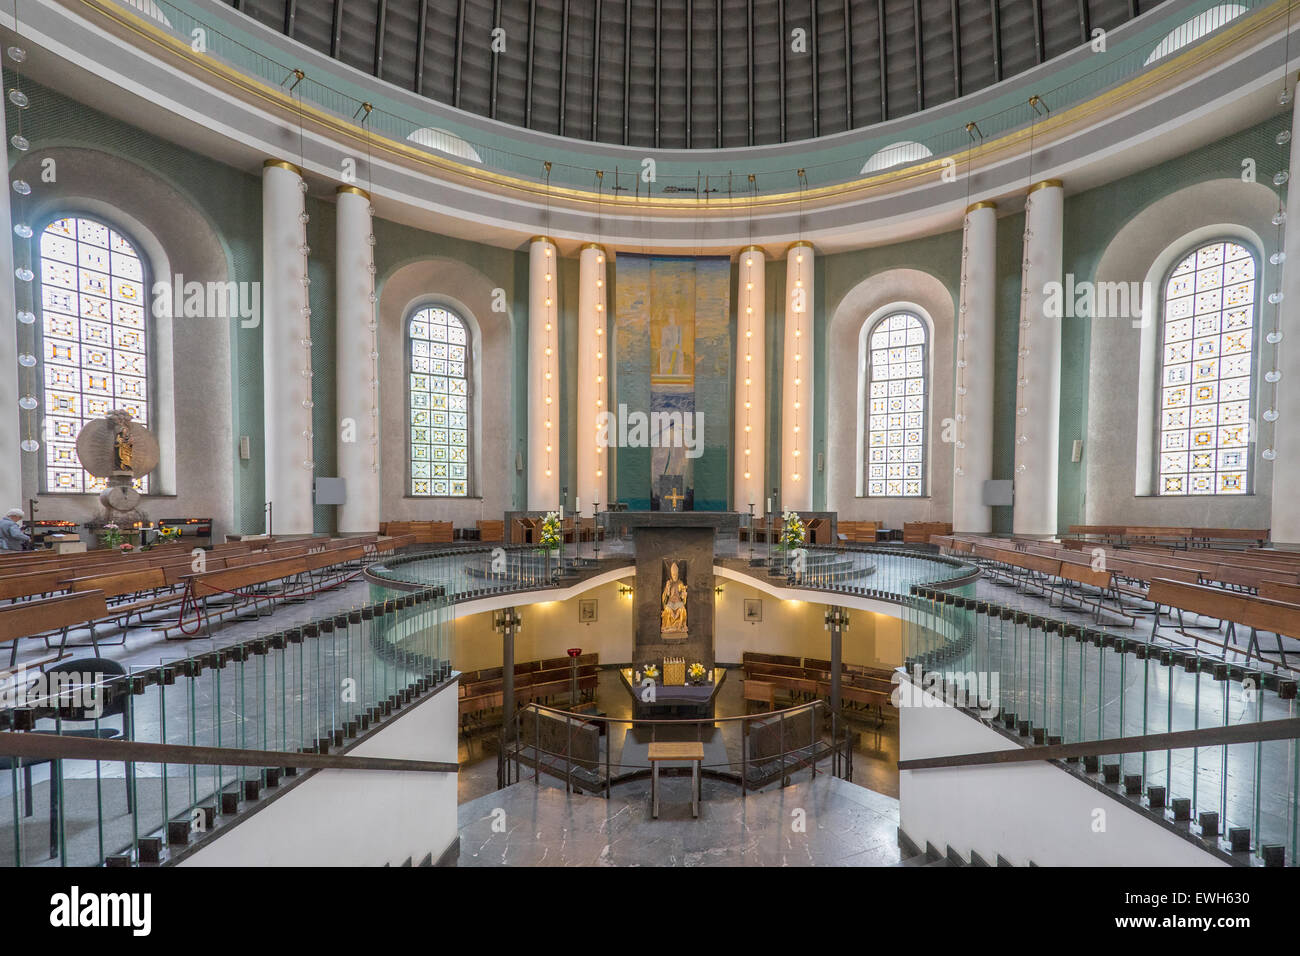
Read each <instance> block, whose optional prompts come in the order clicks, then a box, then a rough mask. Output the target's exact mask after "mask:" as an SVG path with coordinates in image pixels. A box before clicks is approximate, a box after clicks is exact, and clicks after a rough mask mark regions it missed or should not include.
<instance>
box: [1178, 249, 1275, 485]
mask: <svg viewBox="0 0 1300 956" xmlns="http://www.w3.org/2000/svg"><path fill="white" fill-rule="evenodd" d="M1255 274H1256V269H1255V254H1254V253H1253V252H1252V251H1251V250H1250V249H1248V248H1247V247H1245V246H1243V245H1240V244H1239V243H1236V242H1231V241H1226V242H1225V241H1219V242H1211V243H1207V244H1206V245H1203V246H1200V247H1199V248H1197V249H1195V250H1194V251H1192V252H1190V253H1188V254H1187V255H1186V256H1185V257H1184V258H1183V259H1181V260H1180V261H1179V262H1178V264H1177V265H1176V266H1174V268H1173V271H1172V272H1170V274H1169V279H1168V281H1167V282H1166V283H1165V288H1164V302H1163V315H1164V323H1163V327H1162V332H1163V334H1162V337H1161V340H1160V342H1161V362H1160V372H1161V374H1160V443H1159V466H1158V467H1159V481H1158V484H1157V488H1158V489H1159V494H1161V495H1242V494H1246V493H1247V492H1248V491H1249V490H1250V478H1251V475H1250V458H1251V454H1250V417H1251V402H1252V399H1253V385H1252V383H1253V379H1254V362H1253V358H1254V347H1255V343H1254V329H1255V301H1256V298H1257V296H1256V282H1255Z"/></svg>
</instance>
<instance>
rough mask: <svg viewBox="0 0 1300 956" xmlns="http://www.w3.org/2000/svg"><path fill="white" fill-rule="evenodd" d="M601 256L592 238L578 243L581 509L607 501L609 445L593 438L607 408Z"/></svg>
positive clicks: (605, 277)
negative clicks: (579, 245)
mask: <svg viewBox="0 0 1300 956" xmlns="http://www.w3.org/2000/svg"><path fill="white" fill-rule="evenodd" d="M605 259H606V256H605V250H604V249H602V248H601V247H600V246H598V245H596V244H595V243H592V244H590V245H587V246H584V247H583V249H582V252H581V253H580V254H579V257H578V410H577V411H578V414H577V423H578V430H577V442H578V447H577V464H578V480H577V482H576V484H575V491H574V495H575V497H576V498H577V499H578V501H579V502H580V503H581V505H582V507H583V508H585V509H587V510H590V509H591V508H592V506H593V505H594V504H595V503H596V502H597V501H603V502H608V501H609V494H608V488H609V462H608V459H609V450H608V449H607V448H605V447H604V446H603V445H602V444H601V442H600V441H599V440H598V438H599V435H598V431H597V425H598V424H599V422H600V421H602V420H603V419H602V418H601V417H600V416H603V415H606V414H607V413H608V411H609V409H608V407H607V405H606V402H605V398H606V396H607V395H608V393H609V380H608V375H607V373H606V368H607V361H608V360H607V357H606V356H607V353H608V349H607V345H608V342H607V339H608V335H606V333H605V317H606V315H607V314H608V310H607V309H606V308H605V306H606V301H607V299H606V292H607V286H606V282H607V281H608V265H607V264H606V262H605ZM543 357H544V356H543ZM605 434H606V435H608V434H609V432H608V431H606V432H605Z"/></svg>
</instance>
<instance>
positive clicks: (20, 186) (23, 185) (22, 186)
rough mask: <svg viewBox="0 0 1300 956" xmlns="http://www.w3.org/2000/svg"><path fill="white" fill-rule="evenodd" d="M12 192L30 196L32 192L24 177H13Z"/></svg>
mask: <svg viewBox="0 0 1300 956" xmlns="http://www.w3.org/2000/svg"><path fill="white" fill-rule="evenodd" d="M13 187H14V192H16V193H17V194H18V195H20V196H30V195H31V194H32V186H31V183H29V182H27V180H25V179H15V180H14V181H13Z"/></svg>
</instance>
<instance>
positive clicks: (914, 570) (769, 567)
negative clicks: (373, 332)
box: [366, 538, 980, 603]
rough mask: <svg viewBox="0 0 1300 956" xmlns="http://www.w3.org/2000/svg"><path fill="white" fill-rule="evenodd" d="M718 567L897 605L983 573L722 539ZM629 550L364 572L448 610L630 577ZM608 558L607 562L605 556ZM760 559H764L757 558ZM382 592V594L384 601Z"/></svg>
mask: <svg viewBox="0 0 1300 956" xmlns="http://www.w3.org/2000/svg"><path fill="white" fill-rule="evenodd" d="M715 547H716V552H717V558H716V561H717V562H718V563H719V564H720V565H722V566H723V567H727V568H730V569H732V570H736V571H740V572H741V573H744V574H748V575H751V576H754V577H758V578H760V580H766V582H767V583H770V584H772V585H774V586H778V587H788V588H800V589H806V590H810V591H822V592H826V593H827V594H829V595H838V596H845V597H861V598H869V599H873V600H878V601H886V602H894V603H898V602H901V601H903V600H905V599H906V598H907V597H908V595H910V594H911V593H912V589H913V588H914V587H917V586H921V585H925V586H929V587H937V588H959V587H962V586H965V585H969V584H971V583H972V582H973V581H974V580H975V579H976V578H977V577H978V576H979V573H980V572H979V569H978V568H977V567H976V566H975V565H973V564H969V563H967V562H964V561H960V560H958V559H955V558H951V557H947V556H945V555H941V554H937V553H935V552H932V551H921V550H912V549H904V548H893V547H877V548H870V547H867V548H858V547H845V548H801V549H797V550H790V551H782V550H777V549H773V548H771V547H767V548H766V550H765V548H764V546H763V545H759V546H758V548H757V552H755V549H753V548H749V547H748V546H746V545H743V544H742V543H741V542H739V541H738V540H737V539H735V538H719V539H718V540H717V542H716V545H715ZM626 548H627V546H626V544H622V545H621V546H620V544H619V543H616V544H615V549H617V550H614V549H611V548H610V547H609V546H606V547H605V548H603V549H601V548H598V547H596V546H595V545H594V544H592V543H587V544H583V543H578V544H568V545H566V546H565V547H564V548H562V549H561V550H560V551H559V552H557V553H554V554H545V553H542V552H540V551H539V550H538V549H537V548H536V547H534V546H529V545H513V546H498V547H450V548H445V547H444V548H431V549H428V550H423V551H414V552H409V553H406V554H401V555H397V556H394V557H392V558H389V559H387V560H385V561H383V562H381V563H378V564H373V565H371V566H370V567H368V568H367V569H366V577H367V579H368V580H369V581H370V583H371V585H372V586H374V587H376V588H379V589H390V590H393V591H408V590H414V589H420V588H429V587H436V588H438V589H439V592H440V593H441V594H443V595H444V596H445V598H446V600H448V601H449V602H452V603H454V602H457V601H465V600H477V599H479V598H485V597H491V596H495V595H502V594H514V593H525V592H528V591H538V590H545V589H549V588H556V587H572V586H574V585H577V584H579V583H581V582H582V581H583V580H586V579H589V578H592V577H595V576H596V575H599V574H603V573H605V572H607V571H610V570H614V569H618V568H627V569H628V570H629V571H630V570H631V567H632V563H633V555H632V554H631V553H630V552H629V551H628V550H626ZM602 550H603V552H604V554H603V555H602V554H601V551H602ZM755 553H757V554H758V555H759V556H758V557H753V555H754V554H755ZM381 595H382V590H381V591H379V592H376V596H381Z"/></svg>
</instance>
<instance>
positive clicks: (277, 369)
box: [262, 159, 315, 535]
mask: <svg viewBox="0 0 1300 956" xmlns="http://www.w3.org/2000/svg"><path fill="white" fill-rule="evenodd" d="M302 187H303V179H302V171H301V170H300V169H298V167H297V166H294V165H293V164H292V163H287V162H284V161H282V160H273V159H268V160H267V161H266V163H265V164H264V165H263V167H262V317H263V322H262V378H263V396H262V399H263V407H264V421H265V434H264V441H265V443H266V447H265V449H264V451H265V455H266V499H267V501H269V502H271V505H272V508H273V525H274V531H275V533H276V534H277V535H291V534H311V532H312V478H313V474H314V469H315V463H314V461H313V460H312V440H311V427H312V425H311V408H312V401H311V313H310V311H309V310H308V305H307V284H306V283H305V282H304V281H303V279H304V278H305V277H306V275H307V253H306V252H305V251H304V250H305V249H306V248H307V246H306V225H305V217H304V213H305V211H306V210H305V207H304V196H305V195H306V193H305V191H304V190H303V188H302Z"/></svg>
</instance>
